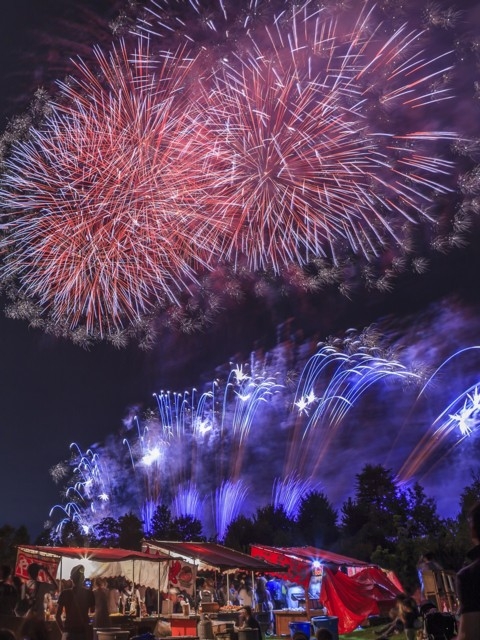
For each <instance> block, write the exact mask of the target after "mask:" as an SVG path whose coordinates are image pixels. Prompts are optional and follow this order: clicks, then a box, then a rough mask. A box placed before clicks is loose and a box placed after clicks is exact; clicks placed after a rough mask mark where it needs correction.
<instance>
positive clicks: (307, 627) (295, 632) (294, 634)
mask: <svg viewBox="0 0 480 640" xmlns="http://www.w3.org/2000/svg"><path fill="white" fill-rule="evenodd" d="M288 628H289V629H290V636H291V638H292V640H293V638H295V640H296V639H297V638H298V640H300V635H302V636H303V637H304V638H306V640H310V636H311V635H312V625H311V624H310V622H308V621H302V622H289V623H288Z"/></svg>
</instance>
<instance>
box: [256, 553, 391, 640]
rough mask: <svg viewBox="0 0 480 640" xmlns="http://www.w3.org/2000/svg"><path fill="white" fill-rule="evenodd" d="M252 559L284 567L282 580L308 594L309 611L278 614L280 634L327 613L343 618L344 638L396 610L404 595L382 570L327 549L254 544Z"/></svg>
mask: <svg viewBox="0 0 480 640" xmlns="http://www.w3.org/2000/svg"><path fill="white" fill-rule="evenodd" d="M251 554H252V556H253V557H257V558H262V559H264V560H266V561H267V562H272V563H275V564H283V566H284V567H285V572H284V573H283V574H281V575H282V577H283V578H284V579H286V580H288V581H290V582H291V583H293V584H296V585H299V586H300V587H301V589H303V594H304V599H303V602H304V611H303V612H302V611H301V607H298V608H297V609H283V610H279V611H277V610H276V611H275V621H276V630H277V633H280V634H282V633H288V632H289V631H288V629H289V626H288V625H289V623H290V622H301V621H309V620H311V619H312V618H314V617H316V616H318V615H323V614H324V613H328V615H329V616H335V617H337V618H338V631H339V633H349V632H351V631H353V630H354V629H355V628H356V627H357V626H358V625H359V624H360V623H361V622H363V621H364V620H365V619H366V618H368V616H370V615H375V614H378V613H379V611H380V609H381V607H382V606H386V607H390V606H392V604H393V602H394V599H395V596H396V595H398V593H400V591H401V590H402V589H401V585H400V583H399V582H398V580H396V579H395V578H394V579H393V580H392V578H393V576H390V577H389V575H388V574H387V573H386V572H384V571H383V570H382V569H381V568H380V567H378V566H377V565H373V564H371V563H367V562H363V561H361V560H355V559H354V558H349V557H347V556H343V555H340V554H336V553H332V552H330V551H326V550H324V549H317V548H315V547H268V546H261V545H252V547H251ZM316 607H320V610H321V613H319V612H318V611H319V609H317V608H316Z"/></svg>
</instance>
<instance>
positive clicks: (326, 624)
mask: <svg viewBox="0 0 480 640" xmlns="http://www.w3.org/2000/svg"><path fill="white" fill-rule="evenodd" d="M312 624H313V635H315V633H316V632H317V629H328V630H329V631H330V633H331V634H332V636H333V640H338V618H337V617H336V616H314V617H313V618H312Z"/></svg>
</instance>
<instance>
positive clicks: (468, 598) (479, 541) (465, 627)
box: [457, 502, 480, 640]
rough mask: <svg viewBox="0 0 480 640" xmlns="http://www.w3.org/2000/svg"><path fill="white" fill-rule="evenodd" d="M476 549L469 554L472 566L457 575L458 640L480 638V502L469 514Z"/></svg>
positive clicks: (475, 639) (464, 568) (469, 565)
mask: <svg viewBox="0 0 480 640" xmlns="http://www.w3.org/2000/svg"><path fill="white" fill-rule="evenodd" d="M469 523H470V533H471V537H472V541H473V543H474V545H475V546H474V547H473V549H472V550H471V551H469V553H468V558H469V559H470V560H471V562H470V564H468V565H467V566H466V567H463V569H460V571H459V572H458V573H457V595H458V599H459V602H460V607H459V610H458V613H459V615H460V624H459V629H458V636H457V639H458V640H478V639H479V638H480V502H478V503H477V504H476V505H475V506H474V507H473V508H472V509H471V511H470V514H469Z"/></svg>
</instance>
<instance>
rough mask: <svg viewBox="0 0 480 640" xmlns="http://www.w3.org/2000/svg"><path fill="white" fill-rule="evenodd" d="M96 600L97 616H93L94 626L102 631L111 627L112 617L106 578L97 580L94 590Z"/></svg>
mask: <svg viewBox="0 0 480 640" xmlns="http://www.w3.org/2000/svg"><path fill="white" fill-rule="evenodd" d="M93 597H94V598H95V614H94V616H93V626H94V627H95V629H101V628H104V627H109V626H110V617H109V614H108V589H107V581H106V580H105V578H101V577H98V578H95V589H94V590H93Z"/></svg>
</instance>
